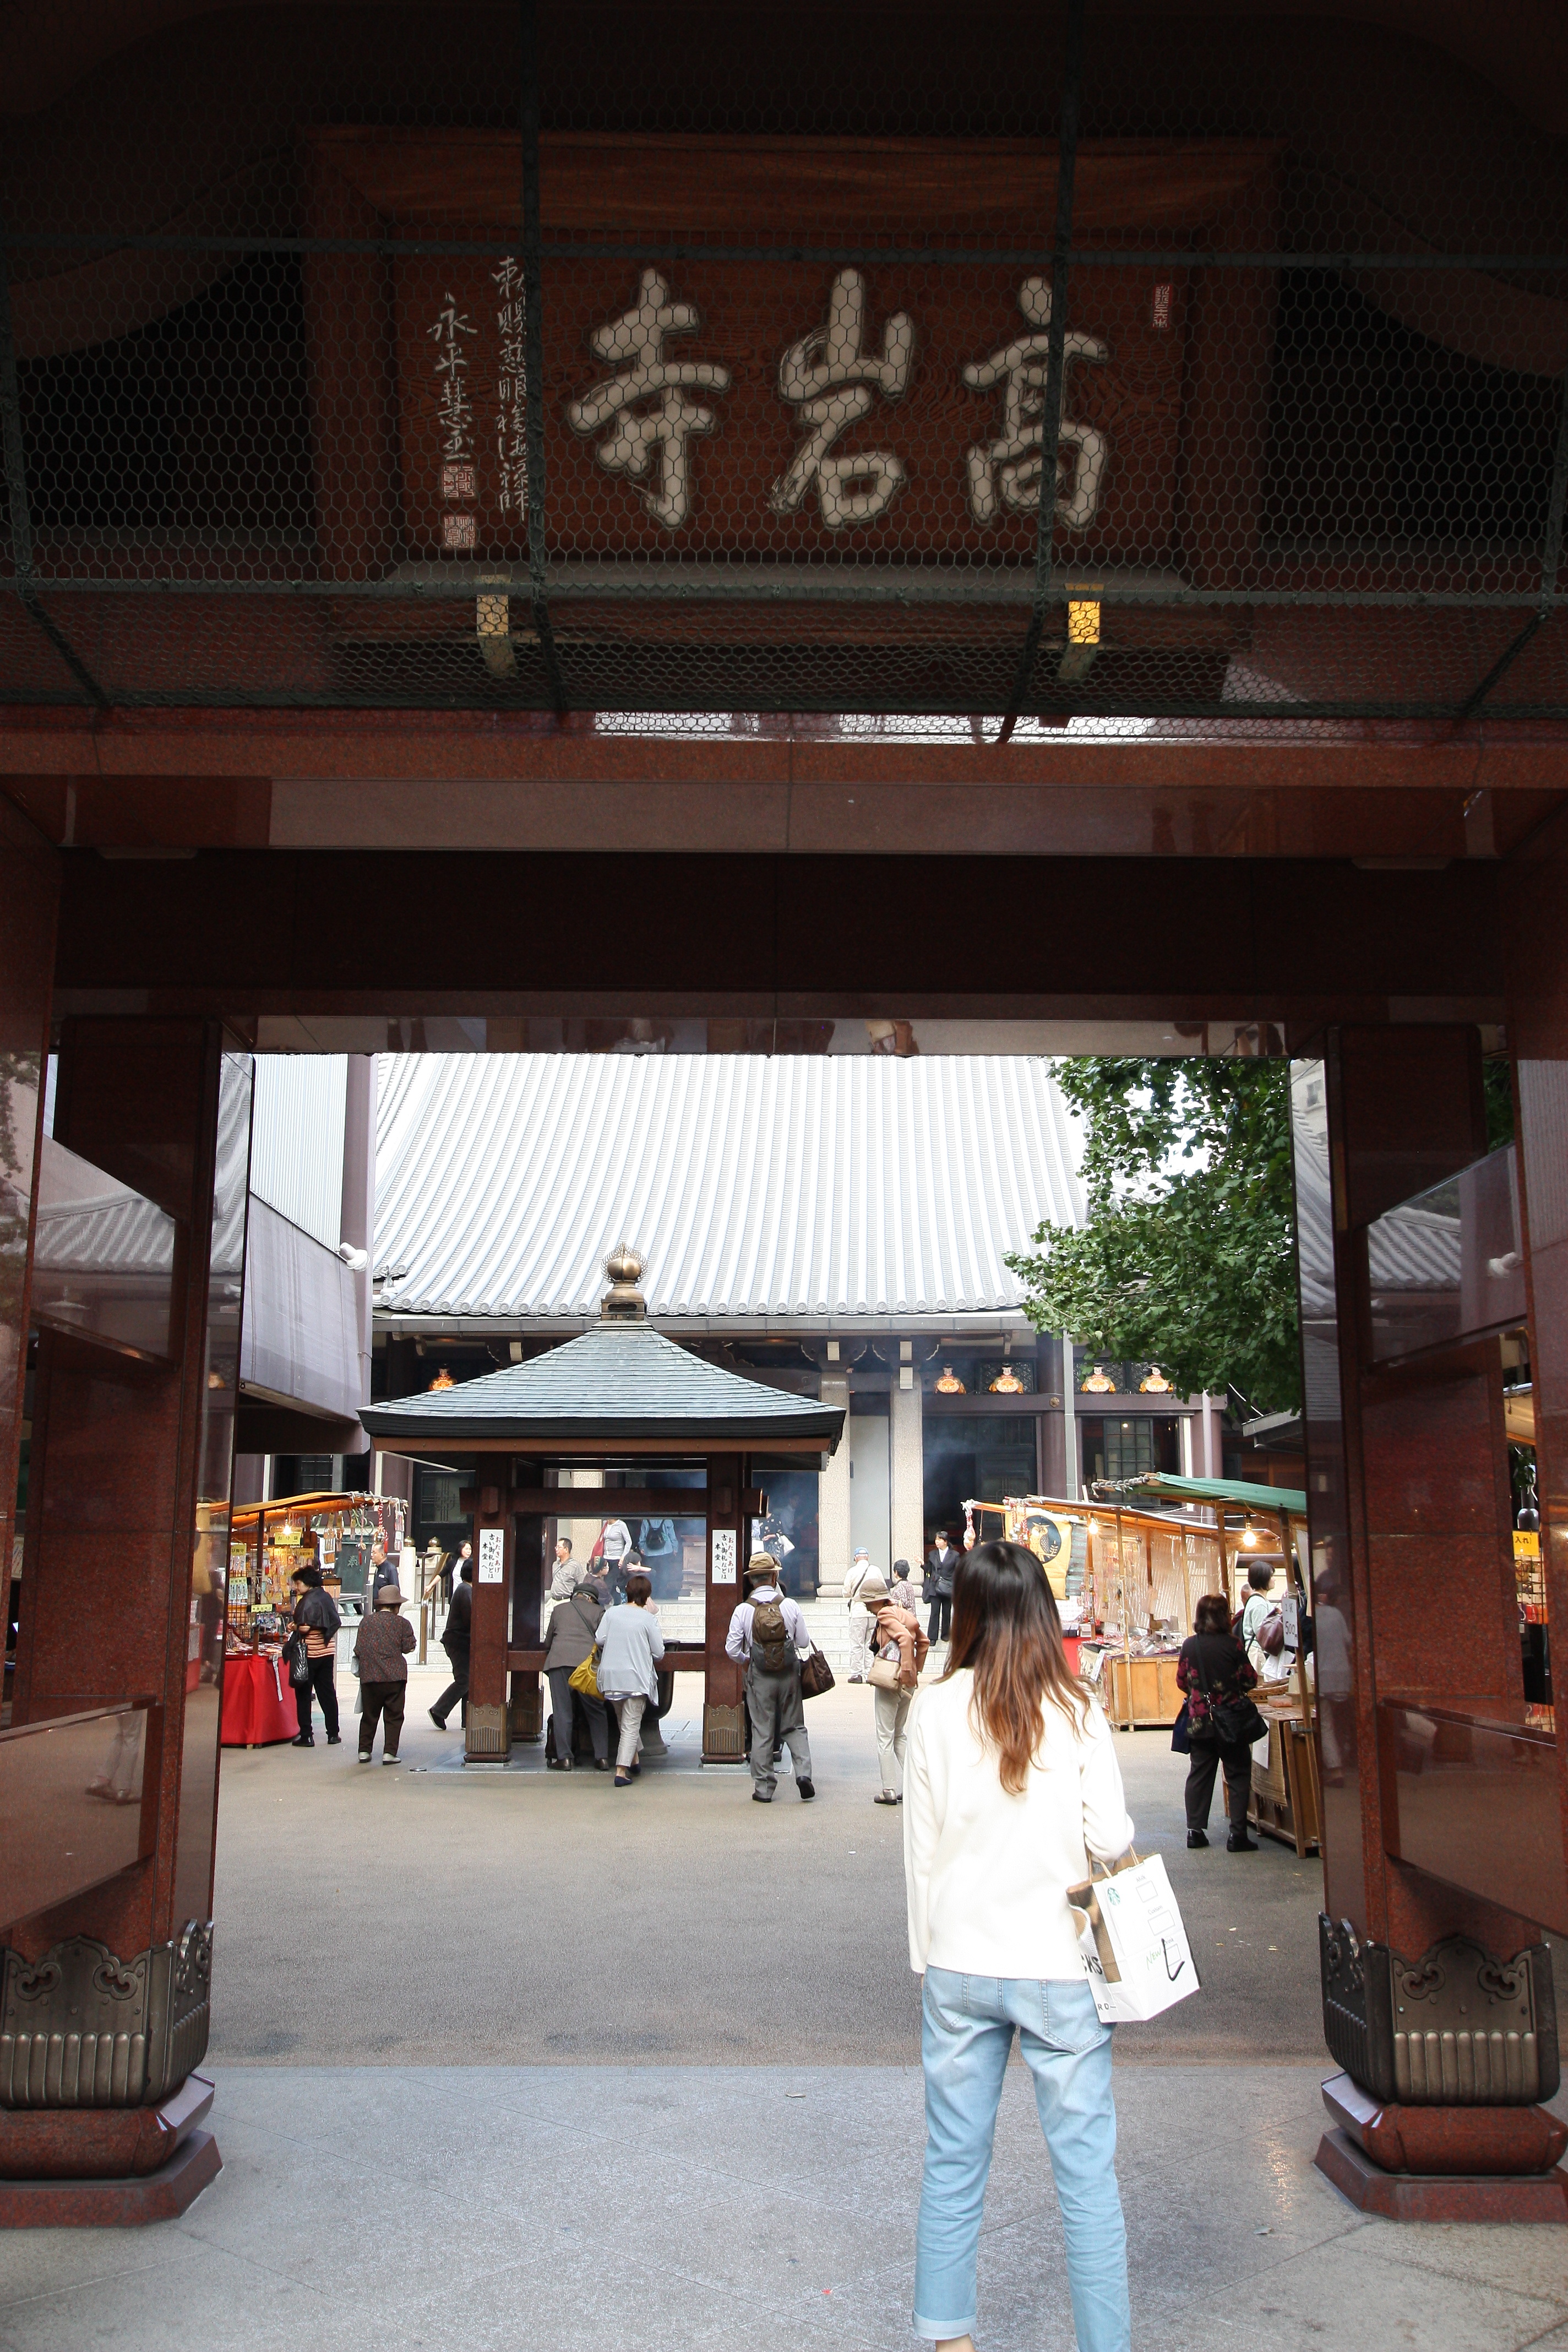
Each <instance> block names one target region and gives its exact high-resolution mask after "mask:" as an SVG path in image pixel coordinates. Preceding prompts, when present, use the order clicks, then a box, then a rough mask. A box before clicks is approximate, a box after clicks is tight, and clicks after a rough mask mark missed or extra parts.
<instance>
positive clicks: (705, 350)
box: [0, 0, 1568, 731]
mask: <svg viewBox="0 0 1568 2352" xmlns="http://www.w3.org/2000/svg"><path fill="white" fill-rule="evenodd" d="M60 14H61V15H62V16H64V15H65V14H66V12H60ZM60 40H61V43H62V45H64V44H66V43H67V42H68V29H67V30H66V31H62V33H61V35H60ZM62 59H63V61H62V62H61V63H60V64H59V65H58V69H56V70H55V71H54V73H53V79H50V78H49V76H48V75H47V74H46V75H44V76H43V79H42V81H41V83H40V87H39V91H38V93H37V95H36V100H35V101H34V102H31V103H30V105H29V109H28V110H27V111H26V112H23V113H20V114H17V115H16V116H15V117H13V118H12V121H11V122H10V125H9V128H8V133H7V137H6V139H5V142H4V155H3V157H0V237H3V240H4V262H5V270H4V301H3V302H0V428H3V432H0V442H3V449H4V458H5V536H4V539H3V540H0V567H3V568H0V592H3V593H0V665H3V671H0V677H3V680H4V684H3V686H0V692H3V693H4V695H5V698H7V699H9V700H12V701H24V702H26V701H35V702H66V703H69V702H82V701H88V702H93V701H96V702H100V703H106V704H116V705H132V706H133V705H144V706H147V705H151V706H158V705H165V706H167V705H181V704H197V705H204V704H205V705H218V706H240V707H244V706H251V707H256V706H267V705H274V706H300V705H317V706H322V707H353V706H362V707H375V706H382V707H386V706H404V707H426V708H462V709H525V710H538V711H550V710H558V711H565V710H595V711H602V712H606V713H614V712H620V713H626V714H648V715H650V716H651V715H653V714H659V713H669V714H682V713H684V714H711V716H710V717H709V718H708V719H706V720H704V721H702V722H700V723H707V724H710V725H712V726H713V727H714V728H715V729H721V728H723V727H726V726H730V725H733V724H734V723H735V715H736V714H745V713H752V714H757V713H788V712H803V711H816V712H837V713H845V714H877V713H882V714H891V715H898V714H902V715H910V714H917V715H918V714H932V715H941V714H945V715H949V716H957V717H967V718H969V719H971V720H972V721H973V720H976V719H977V718H981V717H984V715H987V714H996V715H998V716H999V717H1000V718H1001V719H1003V722H1004V723H1005V725H1007V726H1011V724H1012V723H1013V722H1014V721H1016V719H1018V718H1019V717H1020V716H1023V717H1027V718H1032V719H1046V720H1048V721H1060V720H1061V719H1064V718H1069V717H1072V716H1075V715H1082V716H1089V717H1095V718H1099V719H1103V720H1105V721H1106V722H1107V723H1108V724H1111V725H1115V724H1118V723H1124V724H1125V725H1126V726H1127V728H1128V729H1129V730H1130V731H1131V730H1137V729H1146V728H1147V727H1149V726H1151V725H1157V724H1158V723H1160V722H1161V721H1163V720H1172V721H1181V720H1185V719H1205V718H1208V719H1212V718H1215V717H1222V718H1229V719H1247V718H1249V717H1250V718H1260V719H1278V718H1282V717H1335V716H1352V717H1353V716H1359V715H1369V716H1370V715H1383V716H1394V717H1399V716H1410V717H1418V716H1431V715H1436V714H1440V715H1445V716H1457V715H1468V714H1469V713H1472V712H1474V711H1476V710H1479V709H1483V708H1484V709H1486V710H1487V711H1488V712H1489V713H1494V712H1495V713H1513V714H1517V715H1525V716H1529V715H1541V714H1547V713H1559V714H1560V713H1562V712H1563V711H1564V710H1565V709H1568V659H1565V654H1564V625H1563V620H1562V618H1561V600H1560V596H1559V588H1558V572H1559V562H1560V551H1561V541H1562V528H1563V505H1564V490H1565V488H1568V417H1565V411H1564V402H1563V390H1564V382H1565V376H1568V186H1565V182H1564V174H1563V152H1562V142H1561V141H1560V140H1559V139H1557V138H1556V137H1554V136H1553V135H1552V134H1551V133H1550V132H1549V131H1548V130H1546V129H1544V128H1542V127H1539V126H1537V125H1536V124H1535V123H1534V122H1533V121H1531V117H1530V115H1529V113H1528V111H1527V109H1526V106H1525V104H1524V102H1523V101H1521V100H1519V99H1517V98H1515V97H1510V95H1508V94H1506V92H1505V90H1504V89H1503V88H1502V87H1501V85H1500V84H1495V85H1494V84H1493V83H1492V82H1490V81H1489V80H1488V79H1487V78H1486V76H1485V75H1484V74H1483V73H1479V72H1477V71H1475V70H1473V69H1471V68H1470V67H1468V66H1467V65H1466V64H1465V63H1464V62H1462V61H1461V60H1460V59H1459V58H1457V57H1454V56H1451V55H1449V54H1448V53H1447V52H1446V51H1444V50H1442V49H1441V48H1439V47H1435V46H1431V45H1428V44H1426V43H1423V42H1420V41H1418V40H1415V39H1411V38H1407V37H1400V36H1395V35H1394V34H1392V33H1389V32H1386V31H1384V30H1380V29H1378V28H1377V27H1375V26H1371V25H1368V24H1363V23H1358V22H1357V21H1355V19H1354V17H1353V16H1352V15H1346V16H1342V17H1339V18H1337V19H1334V20H1332V21H1331V20H1327V19H1325V20H1322V21H1318V20H1307V19H1304V18H1303V19H1300V20H1297V19H1291V18H1274V17H1267V18H1266V17H1263V16H1261V15H1258V16H1247V15H1237V16H1223V17H1221V16H1214V15H1205V14H1202V13H1199V12H1196V11H1194V15H1193V16H1192V17H1191V19H1190V20H1188V19H1186V18H1184V16H1182V15H1181V14H1180V13H1179V12H1178V11H1172V10H1170V9H1161V10H1159V11H1158V12H1154V11H1150V12H1149V13H1147V14H1144V13H1141V12H1140V11H1139V10H1138V9H1137V8H1136V7H1132V8H1128V7H1121V8H1118V9H1117V11H1116V12H1115V14H1114V15H1112V14H1111V12H1110V9H1109V8H1108V7H1106V6H1105V5H1103V0H1102V5H1094V0H1089V5H1085V0H1054V5H1037V6H1032V7H1030V8H1029V9H1027V10H1021V9H1011V8H1008V7H1006V6H996V7H993V8H992V9H990V10H988V11H986V12H984V14H983V15H982V14H978V13H974V12H967V11H955V10H952V9H951V8H928V9H924V10H922V9H921V7H919V6H913V7H900V8H898V9H896V10H894V9H890V8H881V7H875V6H863V7H848V8H846V7H842V6H840V7H837V8H834V9H820V8H813V7H811V6H805V7H801V6H795V7H790V8H787V9H786V8H784V7H781V6H773V5H753V6H752V7H750V8H748V9H746V10H744V11H738V10H735V9H734V8H732V7H730V6H728V5H726V6H724V7H722V8H712V7H710V8H702V7H693V6H687V7H682V6H679V5H671V6H668V7H663V8H660V9H659V10H658V11H655V12H647V11H639V10H632V9H630V8H628V7H621V6H614V5H594V0H577V5H572V6H570V7H568V6H566V5H558V0H541V5H539V7H538V11H537V16H535V12H534V10H533V9H532V8H531V6H528V5H524V6H522V7H521V8H519V7H516V6H506V7H499V8H486V7H463V6H456V5H430V6H426V7H424V8H419V7H409V8H395V7H376V8H363V7H342V8H334V7H331V6H323V7H312V8H311V9H309V10H300V9H297V8H282V9H277V10H268V9H267V8H256V9H246V8H237V9H226V10H223V11H220V12H218V13H216V14H206V15H198V16H192V17H191V18H190V19H189V20H188V21H185V22H183V23H179V24H175V25H174V26H169V27H168V28H167V29H165V30H164V31H163V32H160V33H157V34H155V35H154V36H153V37H150V38H148V39H146V40H143V41H141V42H139V43H137V44H135V45H133V46H132V47H128V48H125V49H122V50H121V51H118V52H116V53H113V54H106V55H101V56H99V55H90V56H89V55H87V54H86V53H85V51H84V52H83V53H82V54H80V55H79V56H78V57H75V58H67V57H65V53H64V50H63V49H62ZM1514 79H1515V80H1516V81H1517V76H1516V77H1515V78H1514Z"/></svg>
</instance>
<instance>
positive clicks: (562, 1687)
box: [544, 1579, 610, 1772]
mask: <svg viewBox="0 0 1568 2352" xmlns="http://www.w3.org/2000/svg"><path fill="white" fill-rule="evenodd" d="M604 1614H605V1603H604V1598H603V1595H602V1594H601V1593H600V1591H599V1590H598V1587H597V1586H596V1585H595V1584H593V1583H591V1582H590V1581H589V1580H586V1579H584V1581H583V1582H582V1583H581V1584H579V1585H577V1586H575V1587H574V1590H573V1591H571V1593H570V1594H569V1595H568V1597H567V1598H566V1599H565V1600H564V1601H558V1602H557V1604H556V1606H555V1607H554V1609H552V1612H551V1613H550V1625H549V1629H548V1631H547V1633H546V1634H545V1637H544V1671H545V1673H546V1674H547V1675H548V1676H549V1677H550V1730H551V1746H552V1748H553V1749H554V1751H555V1752H554V1754H553V1755H552V1756H549V1757H547V1758H546V1759H545V1763H546V1766H547V1768H548V1769H549V1770H550V1771H552V1772H570V1770H571V1769H572V1701H573V1699H574V1696H576V1694H575V1693H574V1690H573V1688H572V1676H573V1673H574V1670H575V1669H576V1668H577V1667H578V1666H580V1665H581V1664H582V1663H583V1661H584V1658H585V1657H587V1656H588V1654H589V1653H590V1652H591V1651H592V1649H593V1648H594V1645H595V1643H596V1642H597V1640H598V1638H599V1624H600V1621H601V1620H602V1618H603V1617H604ZM583 1705H584V1709H585V1710H586V1712H587V1717H588V1730H589V1734H590V1736H591V1738H592V1739H593V1742H594V1769H595V1771H596V1772H607V1771H608V1770H609V1769H610V1763H609V1757H610V1733H609V1717H608V1716H607V1715H606V1714H605V1702H604V1700H603V1699H602V1698H588V1697H586V1696H584V1700H583Z"/></svg>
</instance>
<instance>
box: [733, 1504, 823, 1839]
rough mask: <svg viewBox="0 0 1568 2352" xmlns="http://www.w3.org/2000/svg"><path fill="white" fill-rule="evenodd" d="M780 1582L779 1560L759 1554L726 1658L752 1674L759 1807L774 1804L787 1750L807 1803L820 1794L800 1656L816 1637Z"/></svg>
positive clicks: (749, 1701)
mask: <svg viewBox="0 0 1568 2352" xmlns="http://www.w3.org/2000/svg"><path fill="white" fill-rule="evenodd" d="M778 1578H779V1564H778V1562H777V1560H776V1559H774V1558H773V1554H772V1553H771V1552H766V1551H754V1552H753V1553H752V1557H751V1559H749V1560H748V1561H747V1563H746V1598H745V1599H744V1601H742V1602H741V1604H740V1606H739V1607H738V1608H737V1609H736V1611H735V1612H734V1615H733V1616H732V1617H731V1620H730V1631H729V1633H728V1634H727V1635H726V1637H725V1642H724V1654H725V1655H726V1657H731V1658H733V1659H735V1660H736V1661H737V1663H738V1664H743V1665H744V1667H745V1669H746V1711H747V1713H748V1715H749V1716H750V1717H751V1719H752V1752H751V1762H752V1801H753V1802H754V1803H756V1804H759V1805H771V1804H772V1802H773V1790H774V1789H775V1788H776V1787H777V1786H778V1782H777V1779H776V1777H775V1775H774V1771H773V1759H774V1757H775V1756H776V1755H777V1753H778V1751H779V1749H780V1748H781V1747H787V1748H788V1749H789V1752H790V1756H791V1758H792V1759H793V1761H794V1764H795V1787H796V1788H797V1789H798V1790H799V1791H800V1794H801V1795H802V1797H804V1798H806V1799H810V1798H812V1797H815V1796H816V1782H815V1781H814V1780H813V1779H812V1777H811V1743H810V1741H809V1740H808V1739H807V1738H806V1736H805V1710H804V1708H803V1707H802V1705H801V1693H800V1653H801V1651H802V1650H803V1649H809V1648H810V1646H811V1635H810V1633H808V1631H807V1630H806V1622H805V1618H804V1617H803V1616H802V1615H801V1613H800V1610H799V1608H798V1606H797V1605H796V1603H795V1601H788V1600H786V1599H785V1597H784V1591H783V1590H782V1588H781V1586H780V1584H779V1580H778Z"/></svg>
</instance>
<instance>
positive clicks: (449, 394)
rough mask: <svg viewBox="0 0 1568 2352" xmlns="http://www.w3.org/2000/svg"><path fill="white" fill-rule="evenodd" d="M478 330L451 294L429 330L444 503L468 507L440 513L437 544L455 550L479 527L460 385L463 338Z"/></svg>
mask: <svg viewBox="0 0 1568 2352" xmlns="http://www.w3.org/2000/svg"><path fill="white" fill-rule="evenodd" d="M478 331H479V330H478V329H477V328H476V327H475V325H474V323H473V321H472V320H471V319H469V318H468V317H467V315H466V314H465V313H464V312H463V311H461V310H458V306H457V303H456V302H455V301H454V299H453V298H452V296H451V295H450V294H448V295H447V299H446V303H445V306H444V308H443V309H442V310H439V311H438V312H437V318H436V323H435V325H434V326H433V327H431V328H430V329H429V330H428V332H429V334H430V336H431V338H432V340H433V341H434V342H435V345H436V373H437V377H438V378H439V379H440V391H439V394H437V402H436V411H437V418H438V420H439V427H440V434H441V499H442V503H443V505H444V506H446V507H447V509H453V508H467V509H468V512H467V513H453V512H450V511H448V512H447V513H445V514H443V516H442V517H441V544H442V546H443V547H449V548H455V549H458V550H464V549H468V548H471V547H472V546H473V545H474V541H475V536H476V532H477V529H478V525H477V521H476V518H475V516H474V513H473V511H472V509H473V508H474V507H475V505H476V504H477V502H478V494H479V483H478V479H477V477H476V474H475V468H474V411H473V404H472V403H471V402H470V400H469V398H468V385H467V383H465V381H464V379H465V377H466V376H467V374H468V353H467V352H465V351H464V349H463V341H462V339H463V337H464V336H465V335H470V336H471V335H474V334H477V333H478Z"/></svg>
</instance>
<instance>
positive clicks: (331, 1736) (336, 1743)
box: [327, 1731, 343, 1748]
mask: <svg viewBox="0 0 1568 2352" xmlns="http://www.w3.org/2000/svg"><path fill="white" fill-rule="evenodd" d="M342 1744H343V1735H342V1732H341V1731H329V1732H328V1734H327V1746H328V1747H329V1748H341V1747H342Z"/></svg>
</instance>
